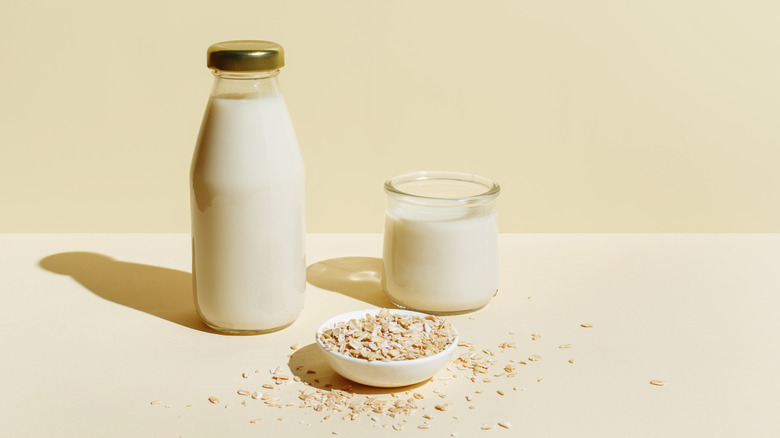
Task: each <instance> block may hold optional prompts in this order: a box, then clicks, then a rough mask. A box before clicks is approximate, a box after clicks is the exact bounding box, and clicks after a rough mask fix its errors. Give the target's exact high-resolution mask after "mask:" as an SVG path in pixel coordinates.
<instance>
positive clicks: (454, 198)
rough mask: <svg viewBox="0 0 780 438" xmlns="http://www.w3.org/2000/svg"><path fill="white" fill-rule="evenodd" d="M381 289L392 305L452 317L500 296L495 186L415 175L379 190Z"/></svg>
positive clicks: (447, 175) (448, 175) (458, 177)
mask: <svg viewBox="0 0 780 438" xmlns="http://www.w3.org/2000/svg"><path fill="white" fill-rule="evenodd" d="M385 191H386V193H387V209H386V213H385V233H384V247H383V256H382V258H383V271H382V279H381V281H382V288H383V289H384V291H385V293H386V295H387V297H388V298H389V299H390V301H392V302H393V303H394V304H396V305H398V306H400V307H404V308H408V309H412V310H418V311H423V312H428V313H438V314H453V313H463V312H469V311H473V310H476V309H479V308H481V307H483V306H485V305H486V304H487V303H488V302H489V301H490V299H491V298H493V296H494V295H495V294H496V292H497V290H498V225H497V221H496V218H497V214H496V202H495V198H496V196H497V195H498V191H499V187H498V185H497V184H495V183H494V182H492V181H490V180H487V179H486V178H481V177H477V176H475V175H468V174H459V173H455V172H416V173H412V174H407V175H402V176H399V177H396V178H393V179H391V180H389V181H388V182H387V183H386V184H385Z"/></svg>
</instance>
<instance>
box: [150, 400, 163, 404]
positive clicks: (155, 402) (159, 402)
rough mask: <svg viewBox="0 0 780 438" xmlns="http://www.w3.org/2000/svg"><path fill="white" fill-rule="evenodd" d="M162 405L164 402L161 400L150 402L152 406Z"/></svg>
mask: <svg viewBox="0 0 780 438" xmlns="http://www.w3.org/2000/svg"><path fill="white" fill-rule="evenodd" d="M161 403H162V401H160V400H155V401H153V402H150V403H149V404H150V405H159V404H161Z"/></svg>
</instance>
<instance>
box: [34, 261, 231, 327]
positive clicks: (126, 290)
mask: <svg viewBox="0 0 780 438" xmlns="http://www.w3.org/2000/svg"><path fill="white" fill-rule="evenodd" d="M39 265H40V266H41V267H42V268H43V269H46V270H47V271H50V272H54V273H55V274H60V275H69V276H71V277H73V279H74V280H76V281H78V282H79V283H81V285H82V286H84V287H85V288H87V289H89V290H90V291H92V293H94V294H95V295H97V296H99V297H102V298H105V299H106V300H109V301H113V302H115V303H117V304H121V305H123V306H127V307H130V308H133V309H136V310H140V311H141V312H145V313H148V314H150V315H154V316H156V317H158V318H162V319H165V320H168V321H171V322H173V323H176V324H179V325H182V326H184V327H189V328H191V329H194V330H200V331H204V332H208V333H218V332H217V331H215V330H213V329H211V328H210V327H209V326H207V325H206V324H204V323H203V321H201V319H200V317H199V316H198V313H197V310H196V309H195V302H194V299H193V294H192V274H190V273H189V272H184V271H178V270H175V269H168V268H161V267H159V266H151V265H143V264H139V263H130V262H123V261H118V260H115V259H113V258H111V257H108V256H105V255H103V254H97V253H93V252H64V253H59V254H53V255H50V256H48V257H45V258H43V259H41V261H40V262H39Z"/></svg>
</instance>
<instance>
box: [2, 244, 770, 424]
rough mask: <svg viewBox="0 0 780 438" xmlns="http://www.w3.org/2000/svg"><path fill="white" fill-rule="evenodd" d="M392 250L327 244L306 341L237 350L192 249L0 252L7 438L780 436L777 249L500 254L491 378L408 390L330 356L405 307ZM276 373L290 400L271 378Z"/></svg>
mask: <svg viewBox="0 0 780 438" xmlns="http://www.w3.org/2000/svg"><path fill="white" fill-rule="evenodd" d="M381 246H382V242H381V236H380V235H378V234H322V235H316V234H315V235H309V236H308V240H307V257H308V263H309V266H308V269H307V278H308V281H309V284H308V289H307V298H306V306H305V309H304V311H303V313H302V314H301V316H300V318H299V319H298V321H297V322H295V323H294V324H293V325H292V326H291V327H289V328H287V329H285V330H282V331H280V332H276V333H272V334H266V335H258V336H229V335H222V334H218V333H215V332H213V331H211V330H209V329H208V328H207V327H206V326H204V325H203V324H202V323H201V322H200V321H199V319H198V317H197V315H196V314H195V311H194V306H193V303H192V296H191V295H192V292H191V275H190V257H191V256H190V238H189V236H188V235H183V234H115V235H109V234H91V235H90V234H80V235H76V234H70V235H63V234H39V235H8V234H6V235H0V294H2V302H3V306H2V312H3V317H2V318H0V324H2V325H1V326H0V328H2V346H3V351H4V358H3V360H2V362H1V365H0V371H2V377H1V379H2V380H1V381H2V385H0V389H1V391H0V392H1V393H2V397H0V406H1V408H0V431H2V432H0V434H2V435H3V436H47V437H49V436H68V437H71V436H72V437H93V436H94V437H108V436H111V437H118V436H127V437H141V436H143V437H178V436H183V437H214V436H231V437H233V436H235V437H244V436H246V437H258V436H340V437H341V436H347V437H351V436H355V437H357V436H368V435H369V434H370V435H371V436H430V437H434V436H435V437H450V436H458V437H472V436H507V437H509V436H522V437H559V436H561V437H563V436H566V437H570V436H585V437H591V436H592V437H604V436H614V437H669V436H685V437H689V436H697V437H698V436H701V437H736V436H739V437H765V436H772V435H774V436H777V433H778V431H780V420H778V415H777V413H778V411H780V378H778V371H777V368H778V364H780V318H778V317H777V316H776V314H777V309H778V307H780V269H778V266H780V235H626V234H620V235H618V234H615V235H610V234H601V235H576V234H559V235H528V234H514V235H501V236H500V255H501V258H500V260H501V279H500V291H499V293H498V295H497V296H496V297H495V298H494V299H493V301H492V302H491V303H490V304H489V305H488V306H487V307H485V308H484V309H482V310H480V311H477V312H474V313H471V314H466V315H458V316H452V317H449V318H448V319H449V320H450V321H452V322H453V324H454V325H455V327H456V328H457V329H458V331H459V333H460V336H461V341H463V342H465V343H469V344H471V345H473V349H474V352H475V353H476V354H479V355H481V356H483V357H484V358H487V359H490V360H492V361H493V365H492V366H491V367H490V369H489V371H488V372H487V373H480V374H479V375H477V376H474V374H473V372H472V371H467V370H462V369H459V368H458V367H457V366H455V364H452V365H450V366H449V369H445V370H442V371H441V372H440V373H439V374H437V375H436V376H434V378H433V379H432V380H430V381H428V382H425V383H424V384H421V385H417V386H415V387H414V388H402V389H400V390H377V389H372V388H368V387H363V386H360V385H357V384H353V383H350V382H348V381H346V380H344V379H343V378H340V377H339V376H338V375H334V374H333V372H332V371H331V370H330V369H329V368H328V366H327V365H326V364H325V363H324V361H323V360H322V359H321V358H320V356H319V353H318V352H317V351H316V349H315V348H314V345H313V343H312V342H313V337H314V331H315V329H316V328H317V326H318V325H319V324H320V323H321V322H322V321H324V320H325V319H327V318H329V317H331V316H333V315H335V314H338V313H342V312H347V311H351V310H359V309H368V308H374V307H378V306H389V303H388V301H387V299H386V298H385V297H384V295H383V294H382V292H381V288H380V287H379V284H378V269H379V266H380V263H381V260H380V259H379V257H380V254H381ZM583 325H585V326H586V327H583ZM561 347H563V348H561ZM467 353H469V348H468V347H466V346H461V347H458V350H457V351H456V355H461V354H467ZM532 359H536V360H532ZM277 367H278V371H277V372H278V373H281V374H283V375H284V376H286V377H288V378H289V379H288V380H283V379H274V378H273V375H272V374H271V371H273V370H275V369H277ZM472 377H474V378H472ZM651 381H652V383H651ZM277 383H279V384H277ZM653 383H655V384H653ZM263 385H266V386H267V387H263ZM348 385H349V386H348ZM342 390H345V393H342V392H341V391H342ZM239 391H242V393H243V394H250V395H241V394H239ZM243 391H246V392H245V393H244V392H243ZM301 391H313V392H319V393H325V394H338V395H340V396H343V397H351V398H350V403H353V407H354V406H356V405H358V404H363V403H378V402H381V401H383V400H386V401H388V402H389V403H391V404H392V403H394V402H396V401H399V400H400V401H401V402H403V403H407V402H408V401H409V400H410V399H411V401H413V402H414V405H415V406H416V409H415V410H414V411H413V412H410V411H403V412H401V413H400V414H398V415H396V416H395V418H393V417H391V416H389V415H387V411H385V412H384V413H382V414H377V413H371V412H367V413H359V412H358V413H357V415H355V412H356V410H350V408H349V407H347V408H345V410H343V411H342V412H339V411H329V410H328V409H322V410H319V411H318V410H315V409H313V408H312V407H307V406H304V407H301V405H302V404H303V401H302V400H301V399H300V398H299V395H301ZM255 392H257V393H258V396H257V397H256V398H253V397H252V396H251V394H253V393H255ZM262 394H269V395H268V396H266V399H265V400H263V399H262V398H263V397H262ZM210 397H211V398H212V399H213V400H214V401H217V399H218V402H217V403H212V402H210V401H209V398H210ZM437 406H439V408H438V409H437ZM350 417H354V418H350ZM252 420H259V421H257V422H254V423H253V422H251V421H252ZM421 427H422V428H421ZM398 429H400V430H398ZM283 434H285V435H283ZM399 434H401V435H399Z"/></svg>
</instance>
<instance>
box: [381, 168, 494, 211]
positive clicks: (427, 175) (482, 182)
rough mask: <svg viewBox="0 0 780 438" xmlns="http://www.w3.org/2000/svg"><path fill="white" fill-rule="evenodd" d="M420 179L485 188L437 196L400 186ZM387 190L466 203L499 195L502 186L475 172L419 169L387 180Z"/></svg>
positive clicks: (391, 192) (431, 198)
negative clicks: (466, 192) (456, 194)
mask: <svg viewBox="0 0 780 438" xmlns="http://www.w3.org/2000/svg"><path fill="white" fill-rule="evenodd" d="M419 181H452V182H459V183H466V184H470V185H472V186H479V187H482V188H484V190H481V191H479V192H477V193H475V194H466V195H462V196H436V195H431V194H420V193H413V192H410V191H407V190H403V189H402V188H400V187H399V186H401V185H403V184H409V183H413V182H419ZM384 188H385V192H387V193H388V194H393V195H398V196H403V197H409V198H412V199H419V200H428V201H433V202H441V203H444V204H466V203H473V202H482V201H488V200H491V199H493V198H495V197H496V196H498V194H499V192H500V191H501V187H500V186H499V185H498V183H496V182H495V181H493V180H491V179H489V178H485V177H483V176H479V175H476V174H473V173H465V172H454V171H438V170H437V171H428V170H425V171H417V172H410V173H405V174H403V175H398V176H395V177H393V178H390V179H389V180H387V181H385V187H384Z"/></svg>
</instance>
